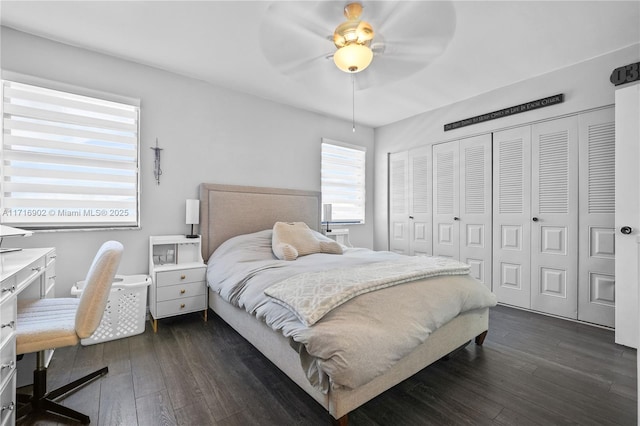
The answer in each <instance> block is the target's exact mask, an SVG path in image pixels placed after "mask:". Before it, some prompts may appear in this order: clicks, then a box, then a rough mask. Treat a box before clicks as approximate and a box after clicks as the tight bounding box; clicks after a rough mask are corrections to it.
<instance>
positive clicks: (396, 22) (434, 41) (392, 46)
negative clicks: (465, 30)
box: [356, 1, 455, 90]
mask: <svg viewBox="0 0 640 426" xmlns="http://www.w3.org/2000/svg"><path fill="white" fill-rule="evenodd" d="M373 3H374V5H378V6H379V5H380V3H378V2H373ZM384 3H385V4H386V5H387V7H389V5H391V6H393V7H392V8H391V9H390V10H389V9H388V10H386V11H382V10H380V11H377V13H380V14H384V16H385V18H384V19H385V21H384V22H380V24H379V27H378V28H379V30H378V29H377V30H376V31H377V33H376V37H375V38H374V40H373V42H372V44H371V46H372V49H373V51H374V55H375V56H374V59H373V62H372V63H371V65H369V67H368V68H367V69H366V70H364V71H362V72H361V73H359V74H361V75H359V76H358V78H357V79H356V86H357V89H358V90H366V89H368V88H370V87H376V86H382V85H384V84H388V83H391V82H394V81H398V80H401V79H403V78H406V77H409V76H410V75H412V74H415V73H416V72H418V71H420V70H421V69H423V68H425V67H426V66H427V65H429V64H430V63H432V62H433V61H434V60H435V59H436V58H437V57H438V56H440V55H441V54H442V53H443V52H444V50H445V49H446V47H447V45H448V44H449V42H450V41H451V39H452V38H453V35H454V32H455V10H454V8H453V5H452V4H451V2H418V1H414V2H388V3H387V2H384Z"/></svg>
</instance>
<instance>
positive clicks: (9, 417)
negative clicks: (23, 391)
mask: <svg viewBox="0 0 640 426" xmlns="http://www.w3.org/2000/svg"><path fill="white" fill-rule="evenodd" d="M17 408H18V407H16V375H15V374H13V375H12V376H11V379H9V383H7V385H6V386H5V387H4V389H2V393H1V394H0V425H2V426H5V425H15V424H16V410H17Z"/></svg>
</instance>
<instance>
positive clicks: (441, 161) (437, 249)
mask: <svg viewBox="0 0 640 426" xmlns="http://www.w3.org/2000/svg"><path fill="white" fill-rule="evenodd" d="M459 168H460V164H459V143H458V141H453V142H447V143H443V144H438V145H434V146H433V254H434V256H444V257H452V258H454V259H459V258H460V243H459V241H460V220H459V219H460V218H459V216H460V202H459V198H460V173H459Z"/></svg>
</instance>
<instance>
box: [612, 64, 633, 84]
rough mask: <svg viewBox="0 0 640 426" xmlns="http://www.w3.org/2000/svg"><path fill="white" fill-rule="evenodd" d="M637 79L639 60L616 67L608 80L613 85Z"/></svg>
mask: <svg viewBox="0 0 640 426" xmlns="http://www.w3.org/2000/svg"><path fill="white" fill-rule="evenodd" d="M638 80H640V62H636V63H635V64H629V65H625V66H623V67H618V68H616V69H615V70H613V72H612V73H611V77H609V81H611V83H612V84H613V85H614V86H620V85H621V84H626V83H631V82H632V81H638Z"/></svg>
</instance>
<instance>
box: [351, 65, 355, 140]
mask: <svg viewBox="0 0 640 426" xmlns="http://www.w3.org/2000/svg"><path fill="white" fill-rule="evenodd" d="M351 125H352V131H353V133H355V132H356V75H355V74H351Z"/></svg>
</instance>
